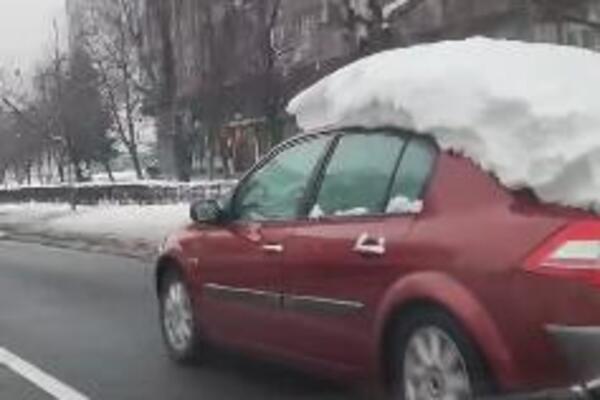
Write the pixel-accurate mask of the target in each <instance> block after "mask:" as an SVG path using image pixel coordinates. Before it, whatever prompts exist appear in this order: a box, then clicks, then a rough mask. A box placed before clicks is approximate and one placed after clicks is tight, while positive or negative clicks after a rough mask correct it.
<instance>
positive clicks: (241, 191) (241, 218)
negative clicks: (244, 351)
mask: <svg viewBox="0 0 600 400" xmlns="http://www.w3.org/2000/svg"><path fill="white" fill-rule="evenodd" d="M329 142H330V137H327V136H322V135H321V136H314V137H306V138H302V139H299V140H297V141H294V142H291V143H289V144H287V145H285V146H284V147H283V148H280V149H278V150H276V151H275V152H274V154H273V155H272V156H270V157H268V159H267V161H266V162H264V163H263V164H262V165H259V166H258V167H257V168H256V170H255V171H254V172H252V173H250V174H249V175H248V176H247V177H246V178H245V179H244V180H243V181H242V182H241V183H240V185H239V186H238V188H237V189H236V190H235V192H234V195H233V196H232V199H231V200H230V204H229V205H228V206H227V207H226V209H227V214H228V218H227V222H225V223H224V224H223V225H222V226H218V227H214V228H211V229H207V230H205V231H203V232H202V234H201V237H199V239H198V240H197V241H196V244H197V248H196V249H195V254H196V255H197V259H198V269H197V271H198V272H197V280H196V282H197V285H198V287H199V288H198V290H199V291H200V293H201V298H202V304H201V310H200V315H201V318H202V319H203V323H204V325H205V326H206V328H207V329H209V330H211V331H212V333H213V335H214V336H218V337H219V338H221V339H225V341H229V342H232V341H233V342H240V344H244V343H246V344H257V345H264V346H268V347H273V346H277V344H278V342H279V340H280V328H281V306H282V291H283V287H282V277H283V269H282V268H283V251H284V247H283V246H284V243H283V242H284V240H285V237H286V236H287V234H288V231H289V229H290V228H291V226H293V225H294V223H295V221H296V219H297V218H298V215H299V210H300V207H301V204H302V201H303V200H304V198H305V190H306V188H307V186H308V184H309V182H310V180H311V176H312V174H313V171H314V170H315V169H316V168H317V165H318V164H319V162H320V161H321V159H322V157H323V155H324V154H325V152H326V150H327V148H328V144H329Z"/></svg>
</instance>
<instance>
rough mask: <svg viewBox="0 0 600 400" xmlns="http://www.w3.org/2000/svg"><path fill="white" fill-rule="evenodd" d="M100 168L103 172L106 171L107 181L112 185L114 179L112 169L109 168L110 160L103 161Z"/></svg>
mask: <svg viewBox="0 0 600 400" xmlns="http://www.w3.org/2000/svg"><path fill="white" fill-rule="evenodd" d="M102 166H103V167H104V170H105V171H106V174H107V175H108V179H109V180H110V181H111V182H113V183H114V182H115V177H114V175H113V172H112V167H111V166H110V160H104V161H103V162H102Z"/></svg>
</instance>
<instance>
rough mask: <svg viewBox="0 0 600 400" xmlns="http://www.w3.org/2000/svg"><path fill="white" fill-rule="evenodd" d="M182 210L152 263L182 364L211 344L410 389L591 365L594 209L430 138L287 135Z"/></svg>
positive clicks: (496, 384) (461, 391) (168, 339)
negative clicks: (243, 171) (211, 196)
mask: <svg viewBox="0 0 600 400" xmlns="http://www.w3.org/2000/svg"><path fill="white" fill-rule="evenodd" d="M192 218H193V219H194V223H192V224H191V225H190V226H188V227H187V228H186V229H184V230H182V231H181V232H179V233H176V234H175V235H173V236H172V237H170V239H168V240H167V242H166V243H165V245H164V249H163V253H162V255H161V257H160V259H159V260H158V264H157V269H156V286H157V290H158V295H159V299H160V311H161V321H162V327H163V332H164V337H165V343H166V345H167V348H168V350H169V352H170V354H171V355H172V357H173V358H174V359H175V360H176V361H178V362H183V363H184V362H188V361H190V360H192V358H194V357H197V356H198V355H202V352H203V348H204V345H205V344H206V343H209V342H210V343H217V344H219V345H226V346H230V347H233V348H237V349H240V350H243V351H247V352H251V353H252V354H259V355H262V356H267V357H270V358H276V359H280V360H285V361H287V362H289V363H291V364H292V365H295V366H298V367H302V368H305V369H308V370H310V371H317V372H319V373H322V374H327V375H328V376H330V377H335V378H342V379H348V380H352V381H353V382H357V381H359V380H360V381H365V382H380V383H382V384H383V386H382V387H385V388H386V389H387V390H388V392H389V393H391V395H392V397H393V398H398V399H406V400H422V399H432V400H435V399H440V400H442V399H444V400H446V399H448V400H459V399H467V398H471V397H473V396H476V395H481V394H487V393H497V392H504V391H511V392H512V391H521V390H529V389H534V388H542V387H548V386H555V385H561V384H565V383H568V382H573V381H575V380H577V379H579V378H580V377H583V375H585V377H586V378H587V377H589V376H593V375H594V374H598V375H600V369H599V367H600V352H599V351H598V350H599V349H600V271H599V269H600V220H599V219H597V218H596V217H595V216H594V215H592V214H588V213H585V212H583V211H578V210H575V209H567V208H562V207H558V206H551V205H544V204H542V203H540V202H538V201H537V200H536V198H535V196H534V195H533V194H532V193H529V192H528V191H527V190H523V191H518V192H517V191H509V190H507V189H505V188H503V187H502V186H501V185H500V184H499V183H498V181H497V180H496V179H495V178H494V177H492V176H490V175H488V174H487V173H485V172H482V171H481V170H480V169H479V168H478V167H476V166H475V165H474V164H473V163H472V162H470V161H469V160H467V159H465V158H462V157H460V156H457V155H453V154H450V153H447V152H444V151H440V150H439V148H438V147H437V146H436V144H435V143H434V141H433V140H432V139H431V138H429V137H428V136H426V135H416V134H411V133H409V132H403V131H398V130H395V129H392V128H381V129H369V130H366V129H342V130H336V131H331V132H325V133H318V134H308V135H303V136H299V137H295V138H293V139H291V140H289V141H287V142H286V143H284V144H282V145H281V146H279V147H277V148H276V149H275V150H274V151H272V152H271V153H270V154H269V155H268V156H267V157H266V158H265V159H264V160H263V161H262V162H260V163H259V164H258V165H257V166H256V167H255V168H254V169H253V170H252V171H250V173H248V174H247V175H246V177H245V178H244V179H242V180H241V182H240V183H239V185H238V187H237V188H236V189H235V190H234V191H233V193H232V195H231V196H230V198H229V199H228V200H227V201H225V202H222V203H218V202H215V201H204V202H200V203H197V204H195V205H194V206H193V207H192ZM588 375H589V376H588Z"/></svg>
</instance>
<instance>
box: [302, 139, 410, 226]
mask: <svg viewBox="0 0 600 400" xmlns="http://www.w3.org/2000/svg"><path fill="white" fill-rule="evenodd" d="M404 144H405V139H404V138H403V137H401V136H399V135H388V134H378V133H367V134H348V135H346V136H342V137H341V139H340V140H339V143H338V145H337V147H336V149H335V152H334V154H333V156H332V158H331V161H330V162H329V164H328V166H327V169H326V171H325V174H324V176H323V181H322V184H321V187H320V190H319V192H318V195H317V198H316V201H315V204H314V206H313V208H312V210H311V212H310V217H311V218H320V217H323V216H357V215H369V214H378V213H382V212H383V208H384V206H385V202H386V200H387V195H388V191H389V187H390V183H391V180H392V178H393V175H394V170H395V168H396V165H397V163H398V159H399V157H400V153H401V151H402V148H403V146H404Z"/></svg>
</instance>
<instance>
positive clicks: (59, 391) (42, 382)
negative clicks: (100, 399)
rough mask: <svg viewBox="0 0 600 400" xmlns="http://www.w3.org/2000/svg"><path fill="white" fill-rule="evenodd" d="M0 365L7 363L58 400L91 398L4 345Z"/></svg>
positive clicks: (0, 351) (0, 349)
mask: <svg viewBox="0 0 600 400" xmlns="http://www.w3.org/2000/svg"><path fill="white" fill-rule="evenodd" d="M0 365H5V366H6V367H8V368H9V369H10V370H12V371H13V372H15V373H17V374H19V375H21V376H22V377H23V378H25V379H27V380H28V381H29V382H31V383H33V384H34V385H36V386H37V387H39V388H40V389H42V390H43V391H44V392H46V393H48V394H49V395H51V396H52V397H54V398H55V399H57V400H89V397H87V396H84V395H83V394H81V393H79V392H78V391H77V390H75V389H73V388H71V387H69V386H67V385H66V384H64V383H62V382H60V381H59V380H58V379H56V378H54V377H52V376H50V375H48V374H47V373H45V372H44V371H42V370H41V369H39V368H38V367H36V366H35V365H32V364H30V363H28V362H27V361H25V360H23V359H22V358H20V357H19V356H17V355H16V354H13V353H11V352H10V351H8V350H6V349H4V348H2V347H0Z"/></svg>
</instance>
